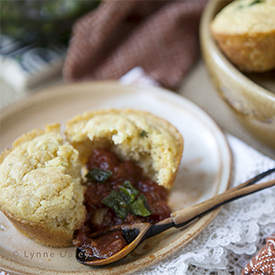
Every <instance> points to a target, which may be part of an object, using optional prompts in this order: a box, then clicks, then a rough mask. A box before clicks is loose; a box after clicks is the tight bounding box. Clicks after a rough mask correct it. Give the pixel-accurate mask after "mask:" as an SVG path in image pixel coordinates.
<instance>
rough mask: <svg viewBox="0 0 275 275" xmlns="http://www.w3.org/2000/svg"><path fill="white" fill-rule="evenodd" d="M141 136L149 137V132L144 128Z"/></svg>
mask: <svg viewBox="0 0 275 275" xmlns="http://www.w3.org/2000/svg"><path fill="white" fill-rule="evenodd" d="M139 136H140V137H148V133H147V132H146V131H145V130H142V132H140V134H139Z"/></svg>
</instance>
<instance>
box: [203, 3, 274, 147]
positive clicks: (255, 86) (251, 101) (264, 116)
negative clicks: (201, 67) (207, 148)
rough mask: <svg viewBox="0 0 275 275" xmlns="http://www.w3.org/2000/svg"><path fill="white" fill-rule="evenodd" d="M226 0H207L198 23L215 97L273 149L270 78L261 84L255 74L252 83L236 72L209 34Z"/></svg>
mask: <svg viewBox="0 0 275 275" xmlns="http://www.w3.org/2000/svg"><path fill="white" fill-rule="evenodd" d="M229 2H230V1H220V0H211V1H210V2H208V4H207V6H206V8H205V10H204V12H203V15H202V19H201V25H200V43H201V49H202V54H203V58H204V61H205V63H206V66H207V69H208V71H209V74H210V77H211V79H212V81H213V83H214V86H215V87H216V90H217V91H218V94H219V96H220V97H221V98H222V99H223V100H224V102H226V104H227V105H228V106H229V107H230V109H231V110H232V113H234V115H235V116H236V117H237V118H238V120H239V121H240V123H241V124H242V125H243V127H244V128H245V129H247V130H248V131H249V132H250V133H252V135H254V136H255V137H256V138H258V139H259V140H260V141H262V142H264V143H265V144H267V145H269V146H270V147H272V148H275V91H274V90H273V87H274V86H275V83H274V82H273V81H274V80H271V82H269V83H268V84H267V85H265V84H263V85H262V83H264V81H265V79H264V78H265V77H264V76H265V74H263V77H262V78H263V79H262V80H261V75H260V74H258V75H256V76H255V79H258V80H257V82H256V81H254V79H253V78H251V76H249V77H248V76H247V75H245V74H243V73H242V72H240V71H239V70H238V69H237V68H236V67H235V66H234V65H233V64H232V63H231V62H230V61H229V60H228V59H227V58H226V57H225V55H224V54H223V53H222V52H221V51H220V49H219V48H218V46H217V45H216V43H215V41H214V40H213V38H212V36H211V33H210V28H209V26H210V23H211V21H212V19H213V18H214V16H215V15H216V14H217V13H218V12H219V11H220V10H221V9H222V8H223V7H224V6H225V5H227V4H228V3H229ZM272 74H273V72H272ZM273 76H274V74H273ZM259 79H260V80H259ZM259 83H260V84H259ZM268 85H269V86H268ZM266 87H268V88H266ZM272 90H273V91H272Z"/></svg>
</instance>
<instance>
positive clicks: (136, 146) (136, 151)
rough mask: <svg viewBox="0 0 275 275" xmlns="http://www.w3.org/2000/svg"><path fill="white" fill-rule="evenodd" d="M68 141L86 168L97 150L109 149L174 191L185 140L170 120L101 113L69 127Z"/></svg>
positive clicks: (126, 112) (89, 114)
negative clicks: (93, 152)
mask: <svg viewBox="0 0 275 275" xmlns="http://www.w3.org/2000/svg"><path fill="white" fill-rule="evenodd" d="M65 134H66V137H67V139H68V141H69V142H70V143H71V144H72V145H73V147H74V148H76V149H77V150H78V151H79V156H80V160H81V162H82V164H84V163H85V162H86V160H87V159H88V157H89V156H90V154H91V152H92V151H93V150H94V149H95V148H107V149H110V150H111V151H113V152H115V153H116V154H117V155H118V156H119V158H120V159H122V160H131V161H134V162H135V163H137V164H138V165H139V166H140V167H141V168H142V169H143V172H144V173H145V175H146V176H148V177H149V178H151V179H152V180H154V181H156V182H157V183H158V184H159V185H162V186H164V187H166V188H170V187H172V185H173V183H174V180H175V176H176V172H177V169H178V166H179V164H180V160H181V156H182V151H183V139H182V136H181V134H180V133H179V132H178V131H177V129H176V128H175V127H174V126H172V125H171V124H170V123H168V122H167V121H166V120H164V119H162V118H159V117H156V116H154V115H152V114H150V113H147V112H143V111H136V110H130V109H127V110H114V109H108V110H99V111H92V112H86V113H84V114H82V115H78V116H76V117H74V118H72V119H71V120H69V121H68V122H67V123H66V132H65Z"/></svg>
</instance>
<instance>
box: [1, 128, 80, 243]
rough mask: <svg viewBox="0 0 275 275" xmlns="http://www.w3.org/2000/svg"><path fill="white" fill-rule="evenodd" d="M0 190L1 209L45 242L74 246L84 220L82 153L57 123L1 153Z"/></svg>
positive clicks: (33, 132) (29, 235)
mask: <svg viewBox="0 0 275 275" xmlns="http://www.w3.org/2000/svg"><path fill="white" fill-rule="evenodd" d="M0 190H1V191H0V210H1V211H2V212H3V213H4V214H5V215H6V216H7V217H8V218H9V220H10V221H11V222H12V223H13V224H14V226H15V227H16V228H17V229H19V231H21V232H22V233H23V234H25V235H27V236H28V237H30V238H32V239H34V240H36V241H37V242H39V243H41V244H44V245H47V246H58V247H64V246H69V245H71V243H72V239H73V232H74V230H75V229H76V228H78V227H79V226H80V225H81V224H82V223H83V222H84V220H85V207H84V206H83V198H84V195H83V193H84V187H83V186H82V185H81V165H80V163H79V160H78V152H77V151H76V150H75V149H74V148H73V147H72V146H71V145H69V144H67V143H64V141H63V138H62V136H61V134H60V131H59V125H58V124H54V125H48V126H46V128H45V130H40V129H37V130H33V131H32V132H29V133H27V134H25V135H23V136H22V137H20V138H18V139H17V140H16V141H15V142H14V144H13V147H12V149H10V150H6V151H4V152H3V153H2V154H1V157H0Z"/></svg>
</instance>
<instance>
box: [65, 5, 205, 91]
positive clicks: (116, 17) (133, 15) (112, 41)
mask: <svg viewBox="0 0 275 275" xmlns="http://www.w3.org/2000/svg"><path fill="white" fill-rule="evenodd" d="M205 3H206V1H205V0H176V1H172V0H168V1H167V0H162V1H157V0H151V1H146V0H124V1H118V0H107V1H104V2H102V3H101V4H100V6H99V7H98V8H97V9H96V10H94V11H92V12H90V13H88V14H87V15H85V16H84V17H82V18H80V19H79V20H78V21H77V22H76V23H75V25H74V27H73V34H72V38H71V41H70V45H69V49H68V54H67V58H66V60H65V64H64V68H63V75H64V78H65V80H67V81H81V80H103V79H119V78H120V77H121V76H122V75H124V74H125V73H127V72H128V71H129V70H131V69H132V68H134V67H136V66H140V67H142V68H143V69H144V70H145V72H146V73H147V74H148V75H149V76H151V77H152V78H153V79H155V80H156V81H157V82H159V83H160V84H161V85H162V86H164V87H167V88H171V89H174V88H177V87H178V86H179V84H180V82H181V80H182V78H183V77H184V75H185V74H186V73H187V72H188V70H189V69H190V68H191V66H192V64H193V63H194V62H195V60H196V58H197V56H198V54H199V43H198V28H199V20H200V15H201V12H202V10H203V7H204V5H205Z"/></svg>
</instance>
